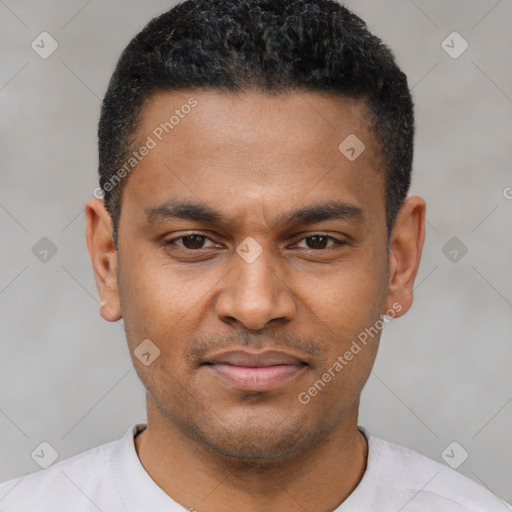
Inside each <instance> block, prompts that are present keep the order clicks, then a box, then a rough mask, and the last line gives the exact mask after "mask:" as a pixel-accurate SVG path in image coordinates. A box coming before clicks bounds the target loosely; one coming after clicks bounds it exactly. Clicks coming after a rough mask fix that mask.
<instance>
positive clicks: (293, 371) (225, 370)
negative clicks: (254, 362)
mask: <svg viewBox="0 0 512 512" xmlns="http://www.w3.org/2000/svg"><path fill="white" fill-rule="evenodd" d="M205 367H206V368H209V369H210V371H213V372H215V374H216V375H217V376H219V377H220V378H221V379H224V380H226V381H228V382H229V383H231V384H232V385H234V387H236V388H237V389H239V390H241V391H269V390H271V389H274V388H276V387H279V386H282V385H283V384H285V383H287V382H288V381H289V380H291V379H293V378H294V377H295V376H296V375H297V374H298V373H300V372H301V371H302V370H303V369H304V368H305V367H306V365H297V364H283V365H276V366H261V367H256V368H253V367H249V366H235V365H230V364H209V365H206V366H205Z"/></svg>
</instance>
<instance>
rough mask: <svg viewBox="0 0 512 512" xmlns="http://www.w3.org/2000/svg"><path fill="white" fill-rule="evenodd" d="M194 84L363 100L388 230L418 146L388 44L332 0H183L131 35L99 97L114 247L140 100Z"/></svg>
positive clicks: (403, 83)
mask: <svg viewBox="0 0 512 512" xmlns="http://www.w3.org/2000/svg"><path fill="white" fill-rule="evenodd" d="M194 89H196V90H197V89H199V90H201V89H202V90H205V89H206V90H219V91H232V92H236V91H240V90H247V89H253V90H254V89H256V90H258V91H264V92H272V93H281V92H283V93H285V92H287V91H293V90H295V91H297V90H298V91H300V90H304V91H318V92H331V93H337V94H340V95H341V96H344V97H349V98H355V99H362V100H365V101H366V103H367V105H368V107H369V116H370V118H371V119H369V121H370V126H371V128H372V130H373V132H374V133H375V135H376V140H377V141H378V143H379V145H380V150H381V158H382V161H383V163H384V165H385V172H386V180H385V182H386V222H387V227H388V236H389V233H390V232H391V229H392V227H393V225H394V222H395V219H396V215H397V213H398V210H399V209H400V206H401V205H402V203H403V201H404V199H405V198H406V196H407V192H408V190H409V186H410V180H411V169H412V157H413V144H414V113H413V103H412V98H411V94H410V91H409V87H408V85H407V77H406V75H405V74H404V73H403V72H402V71H401V70H400V69H399V67H398V66H397V64H396V62H395V58H394V56H393V53H392V52H391V50H390V49H389V48H388V47H387V46H386V45H385V44H383V42H382V41H381V40H380V39H379V38H378V37H376V36H374V35H373V34H371V33H370V32H369V30H368V28H367V26H366V23H365V22H364V21H363V20H361V19H360V18H359V17H358V16H356V15H355V14H354V13H352V12H351V11H349V10H348V9H347V8H346V7H344V6H342V5H341V4H339V3H338V2H336V1H334V0H187V1H185V2H182V3H179V4H177V5H175V6H174V7H173V8H172V9H170V10H169V11H167V12H165V13H164V14H162V15H160V16H158V17H156V18H154V19H153V20H151V21H150V22H149V23H148V24H147V25H146V26H145V27H144V29H143V30H142V31H141V32H139V33H138V34H137V35H136V36H135V37H134V38H133V39H132V40H131V41H130V43H129V44H128V46H127V47H126V48H125V49H124V51H123V52H122V54H121V56H120V58H119V61H118V63H117V66H116V68H115V71H114V73H113V75H112V78H111V80H110V83H109V86H108V89H107V92H106V94H105V97H104V99H103V104H102V108H101V116H100V121H99V127H98V146H99V174H100V187H101V189H102V191H103V197H104V201H105V206H106V208H107V210H108V211H109V213H110V215H111V217H112V227H113V233H114V241H115V242H116V245H117V231H118V225H119V217H120V212H121V188H122V187H121V183H120V181H119V180H120V176H124V175H126V172H124V173H122V172H121V173H119V172H118V171H119V170H121V168H122V166H123V164H124V163H125V162H126V160H127V159H128V158H129V157H130V152H131V151H132V150H133V149H132V146H133V143H134V138H135V134H136V130H137V127H138V123H139V121H140V119H141V111H142V108H143V103H144V102H145V101H146V100H147V99H148V98H150V97H151V96H152V95H153V94H155V93H156V92H160V91H173V90H182V91H185V90H194ZM340 142H341V141H340ZM125 167H126V166H125ZM116 172H118V174H117V175H116ZM116 180H117V182H116ZM116 185H119V186H116Z"/></svg>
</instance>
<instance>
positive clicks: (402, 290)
mask: <svg viewBox="0 0 512 512" xmlns="http://www.w3.org/2000/svg"><path fill="white" fill-rule="evenodd" d="M425 213H426V203H425V201H424V199H422V198H421V197H419V196H411V197H408V198H406V200H405V201H404V203H403V205H402V207H401V208H400V211H399V212H398V215H397V219H396V222H395V225H394V227H393V231H392V233H391V239H390V244H389V245H390V248H389V283H388V285H389V288H388V304H387V306H388V309H389V308H390V307H391V306H392V305H393V304H395V303H399V304H400V305H401V306H402V308H401V310H400V312H399V314H397V315H396V316H402V315H403V314H404V313H406V312H407V311H408V310H409V308H410V307H411V305H412V302H413V289H414V280H415V278H416V275H417V273H418V268H419V265H420V261H421V253H422V251H423V243H424V241H425Z"/></svg>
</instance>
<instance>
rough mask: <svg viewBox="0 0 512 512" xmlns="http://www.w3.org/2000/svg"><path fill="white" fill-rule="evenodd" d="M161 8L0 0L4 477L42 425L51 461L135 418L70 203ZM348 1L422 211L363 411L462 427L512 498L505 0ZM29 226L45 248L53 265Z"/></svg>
mask: <svg viewBox="0 0 512 512" xmlns="http://www.w3.org/2000/svg"><path fill="white" fill-rule="evenodd" d="M171 5H172V3H171V2H169V1H157V0H152V1H146V2H136V1H120V0H118V1H112V0H109V1H102V2H100V1H99V0H92V1H85V0H73V1H67V2H58V1H46V2H36V1H35V0H34V1H28V0H26V1H14V0H0V20H1V21H0V45H1V46H0V51H1V56H2V66H1V68H0V108H1V112H2V114H1V121H0V122H1V129H2V134H1V141H2V161H1V173H2V174H1V180H2V186H1V189H0V225H1V240H2V243H1V255H2V256H1V257H2V260H1V265H0V308H1V319H0V321H1V322H0V329H1V334H2V342H1V357H0V432H1V435H0V466H1V467H0V481H3V480H6V479H9V478H12V477H15V476H21V475H23V474H25V473H27V472H32V471H35V470H37V469H39V468H38V466H37V465H36V463H35V462H34V461H33V460H32V458H31V456H30V454H31V452H32V451H33V450H34V449H35V448H36V447H37V446H38V445H39V443H40V442H41V441H48V442H49V443H50V444H51V445H52V446H53V447H54V448H55V449H56V450H57V451H58V453H59V457H60V459H63V458H65V457H68V456H70V455H72V454H75V453H78V452H80V451H82V450H85V449H87V448H90V447H92V446H95V445H98V444H100V443H104V442H107V441H111V440H114V439H116V438H118V437H120V436H121V435H122V434H123V433H124V432H125V431H126V429H127V428H128V426H129V424H131V423H133V422H138V421H144V419H145V408H144V394H143V388H142V385H141V384H140V383H139V382H138V379H137V377H136V374H135V372H134V370H133V369H132V365H131V362H130V359H129V354H128V351H127V348H126V346H125V338H124V331H123V329H122V326H121V325H120V324H110V323H107V322H105V321H103V320H102V319H101V318H100V316H99V314H98V310H99V304H98V300H97V294H96V290H95V284H94V280H93V273H92V270H91V266H90V263H89V258H88V254H87V251H86V245H85V238H84V226H85V222H84V211H83V207H84V203H85V201H86V200H87V199H88V198H89V197H90V196H91V194H92V191H93V189H94V188H95V187H96V186H97V183H96V165H97V150H96V127H97V121H98V115H99V108H100V98H102V96H103V94H104V92H105V89H106V85H107V82H108V79H109V77H110V75H111V73H112V71H113V67H114V65H115V62H116V60H117V58H118V56H119V53H120V52H121V50H122V49H123V47H124V46H125V45H126V44H127V43H128V41H129V40H130V39H131V37H133V36H134V35H135V34H136V33H137V32H138V31H139V30H140V29H141V28H142V27H143V26H144V25H145V23H146V22H147V21H149V19H150V18H152V17H154V16H156V15H158V14H160V13H161V12H163V11H164V10H167V9H168V8H169V7H170V6H171ZM348 5H350V7H351V8H352V9H353V10H354V11H355V12H356V13H358V14H360V15H361V16H362V17H363V18H364V19H365V20H366V21H367V22H368V24H369V26H370V28H371V29H372V30H373V31H374V32H375V33H376V34H377V35H379V36H380V37H382V38H383V39H384V41H385V42H387V43H388V44H389V45H390V46H391V47H392V49H393V50H394V52H395V54H396V56H397V59H398V62H399V64H400V65H401V66H402V68H403V69H404V71H405V72H406V73H407V75H408V76H409V81H410V84H411V86H412V87H413V94H414V98H415V103H416V116H417V138H416V141H417V142H416V153H415V176H414V180H413V186H412V190H411V193H412V194H420V195H422V196H423V197H424V198H425V199H426V200H427V203H428V207H429V210H428V228H427V229H428V230H427V239H426V246H425V251H424V256H423V260H422V264H421V267H420V271H419V276H418V280H417V285H416V286H417V288H416V301H415V304H414V306H413V308H412V310H411V311H410V312H409V313H408V314H407V315H406V316H405V317H403V318H401V319H399V320H396V321H393V322H392V324H391V325H390V326H388V327H387V328H386V332H385V333H384V334H383V338H382V344H381V348H380V352H379V356H378V360H377V363H376V366H375V368H374V373H373V374H372V376H371V377H370V380H369V382H368V384H367V386H366V388H365V390H364V392H363V401H362V408H361V417H360V424H362V425H364V426H365V427H366V428H368V429H369V430H370V432H372V433H374V434H375V435H378V436H381V437H384V438H387V439H389V440H392V441H395V442H399V443H401V444H404V445H406V446H409V447H411V448H413V449H415V450H417V451H419V452H421V453H424V454H426V455H428V456H430V457H431V458H433V459H435V460H439V461H441V462H443V460H442V458H441V453H442V452H443V450H444V449H445V448H446V447H447V446H448V445H449V444H450V443H451V442H452V441H457V442H458V443H459V444H460V445H461V446H462V447H463V449H465V450H467V452H468V453H469V458H468V459H467V460H466V461H465V462H464V463H463V464H462V465H461V466H460V467H459V468H458V471H460V472H462V473H464V474H466V475H467V476H469V477H470V478H472V479H474V480H476V481H478V482H480V483H482V484H484V485H486V486H488V487H489V488H490V489H491V490H492V491H493V492H494V493H496V494H497V495H499V496H501V497H502V498H504V499H506V500H508V501H512V485H511V482H512V443H511V441H512V439H511V435H510V433H511V431H512V429H511V426H512V386H511V383H512V371H511V368H512V364H511V363H512V344H511V334H510V333H511V330H512V314H511V313H512V286H511V284H512V263H511V262H512V237H511V227H512V226H511V219H512V217H511V213H512V200H508V199H507V198H506V195H507V194H506V191H507V190H510V194H508V196H509V197H511V196H512V189H507V188H506V187H511V186H512V173H511V171H510V164H511V162H512V144H511V140H512V139H511V135H512V121H511V119H512V116H511V113H512V112H511V111H512V100H511V98H512V79H511V76H512V75H511V70H512V58H511V57H512V56H511V48H512V31H511V30H510V22H511V20H512V2H511V1H510V0H501V1H496V0H479V1H478V0H472V1H463V0H452V1H449V2H438V1H433V0H431V1H420V0H415V2H412V1H408V0H385V1H382V0H380V1H369V0H357V1H353V2H350V4H348ZM43 31H48V32H49V33H50V34H51V35H52V36H53V37H54V38H55V39H56V40H57V41H58V44H59V47H58V49H57V50H56V51H55V53H53V54H52V55H51V56H50V57H49V58H47V59H42V58H41V57H39V55H38V54H36V53H35V51H33V50H32V48H31V46H30V44H31V42H32V41H33V40H34V39H35V38H36V37H37V36H38V35H39V34H40V33H41V32H43ZM453 31H457V32H459V33H460V34H461V35H462V37H463V38H464V39H465V40H467V42H468V43H469V48H468V49H467V50H466V51H465V52H464V53H463V54H462V55H460V57H458V58H457V59H453V58H451V57H450V56H449V55H448V54H447V53H446V52H445V51H444V50H443V48H442V47H441V42H442V41H443V40H444V39H445V38H446V37H447V36H448V35H449V34H450V33H452V32H453ZM449 44H450V45H455V49H458V48H460V46H457V45H458V44H459V43H456V42H454V43H453V44H452V43H451V42H450V43H449ZM504 191H505V193H504ZM42 237H48V238H49V239H50V240H51V241H52V242H53V243H54V244H55V245H56V247H57V249H58V251H57V253H56V254H55V255H54V256H53V257H51V258H49V259H48V261H47V262H46V263H45V262H42V261H40V260H39V259H38V258H37V257H36V255H34V254H33V252H32V247H33V246H34V245H35V244H36V243H37V242H38V241H39V240H40V239H41V238H42ZM452 237H457V238H458V239H459V241H460V242H458V241H455V242H452V243H456V244H459V248H457V247H456V246H453V247H452V246H451V245H449V246H448V248H447V249H445V250H444V252H443V247H444V246H445V244H446V243H447V242H448V241H449V240H450V239H451V238H452ZM461 243H462V244H464V246H465V247H467V249H468V252H467V254H465V255H464V256H463V257H462V258H460V256H461V254H462V252H460V247H462V246H461V245H460V244H461ZM454 248H455V250H457V251H458V253H457V258H460V259H459V260H458V261H456V262H452V261H450V259H449V258H448V257H447V256H446V255H445V253H447V254H448V252H449V251H451V250H453V249H454ZM50 254H51V253H50ZM448 255H449V254H448ZM454 255H455V253H452V255H451V256H452V257H453V256H454ZM449 256H450V255H449ZM461 453H462V451H461V448H458V447H456V449H455V451H454V457H455V458H458V457H460V456H461ZM0 498H1V497H0ZM0 503H1V502H0ZM504 510H505V508H504Z"/></svg>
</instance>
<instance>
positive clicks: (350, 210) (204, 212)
mask: <svg viewBox="0 0 512 512" xmlns="http://www.w3.org/2000/svg"><path fill="white" fill-rule="evenodd" d="M145 213H146V215H147V224H155V223H157V222H162V221H166V220H169V219H183V220H190V221H193V222H204V223H207V224H212V225H215V224H217V225H228V224H229V220H228V219H226V218H225V217H224V216H223V214H222V213H221V212H219V211H217V210H215V209H213V208H212V207H210V206H207V205H205V204H201V203H195V202H191V201H173V200H168V201H165V202H164V203H162V204H161V205H159V206H157V207H155V208H147V209H146V210H145ZM363 217H364V212H363V210H362V209H361V208H360V207H358V206H355V205H351V204H348V203H343V202H328V203H320V204H313V205H309V206H306V207H304V208H299V209H295V210H292V211H291V212H287V213H284V214H282V215H280V216H278V217H277V218H276V219H275V220H274V221H273V222H272V223H271V228H276V227H279V226H294V225H305V224H306V225H307V224H315V223H317V222H323V221H327V220H344V221H347V222H351V223H357V222H360V221H361V220H362V219H363Z"/></svg>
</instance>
